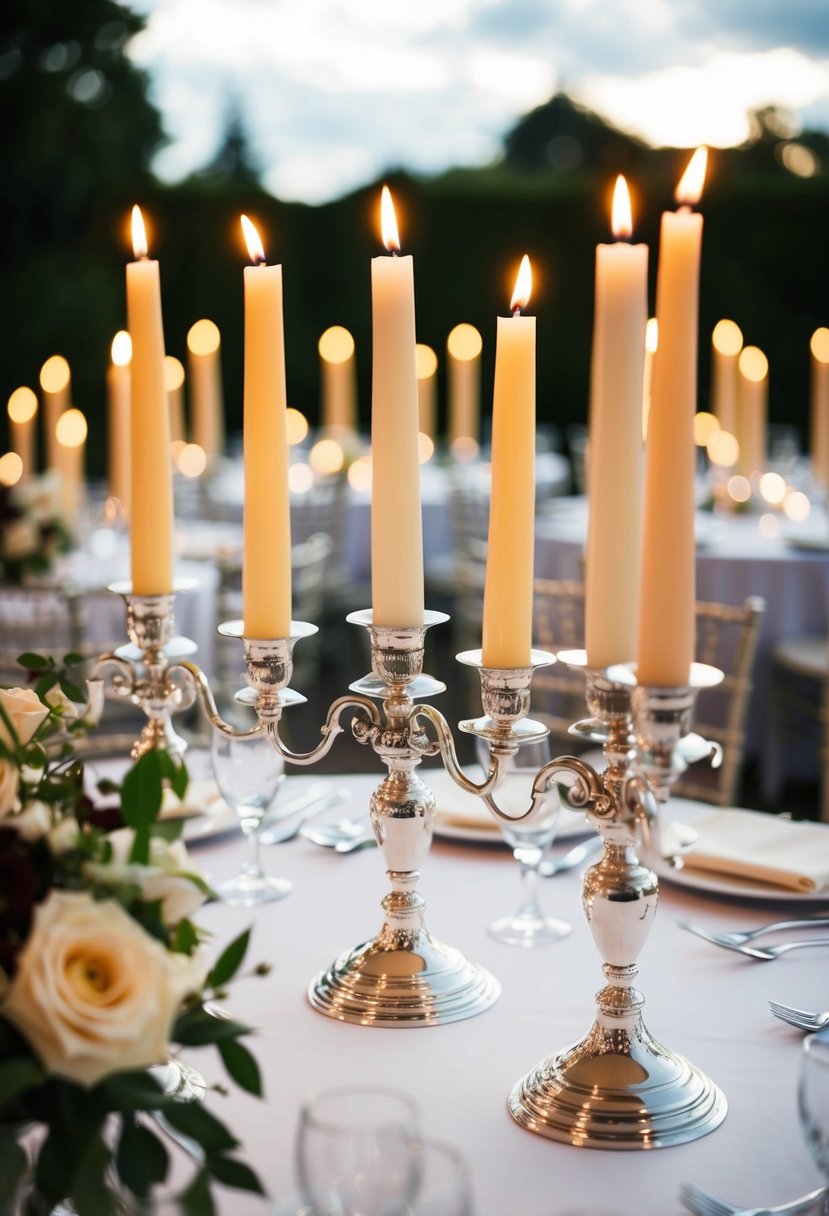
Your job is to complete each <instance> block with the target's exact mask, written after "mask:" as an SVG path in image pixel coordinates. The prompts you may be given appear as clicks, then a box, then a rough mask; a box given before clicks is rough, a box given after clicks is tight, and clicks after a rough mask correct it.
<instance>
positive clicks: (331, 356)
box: [317, 325, 357, 431]
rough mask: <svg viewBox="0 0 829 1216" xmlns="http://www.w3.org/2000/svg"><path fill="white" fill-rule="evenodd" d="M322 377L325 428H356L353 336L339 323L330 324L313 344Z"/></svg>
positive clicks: (351, 429)
mask: <svg viewBox="0 0 829 1216" xmlns="http://www.w3.org/2000/svg"><path fill="white" fill-rule="evenodd" d="M317 350H318V352H319V357H320V376H321V379H322V425H323V426H324V427H325V428H326V429H327V430H337V431H356V429H357V364H356V360H355V358H354V339H353V338H352V336H351V334H350V333H349V332H348V330H347V329H345V328H344V326H342V325H331V326H329V328H328V329H326V330H325V332H324V333H323V334H321V336H320V340H319V342H318V344H317Z"/></svg>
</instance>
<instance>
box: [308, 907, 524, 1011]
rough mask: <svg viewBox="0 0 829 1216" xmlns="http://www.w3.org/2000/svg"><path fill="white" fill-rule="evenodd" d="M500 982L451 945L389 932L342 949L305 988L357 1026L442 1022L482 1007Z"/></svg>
mask: <svg viewBox="0 0 829 1216" xmlns="http://www.w3.org/2000/svg"><path fill="white" fill-rule="evenodd" d="M500 994H501V985H500V984H499V983H498V981H497V980H496V979H495V977H494V976H493V975H490V973H489V972H488V971H487V970H486V969H485V968H484V967H481V966H480V965H479V964H478V963H474V962H471V961H470V960H469V959H467V958H465V957H464V955H463V954H461V952H460V951H459V950H456V949H455V948H454V946H445V945H443V944H442V943H441V942H436V941H434V940H433V939H432V938H431V937H430V936H429V934H428V933H427V932H426V930H425V929H421V930H420V931H419V932H418V933H416V934H411V935H410V934H400V933H394V932H389V930H388V927H386V928H385V929H384V930H383V931H382V932H381V933H380V934H379V936H378V937H376V938H374V939H373V940H372V941H370V942H366V943H365V944H364V945H362V946H357V947H356V949H354V950H349V951H346V953H344V954H341V955H340V957H339V958H338V959H337V960H336V962H334V963H333V964H332V965H331V967H329V969H328V970H327V971H323V972H321V973H320V974H319V975H318V976H317V977H316V978H315V979H314V980H312V981H311V984H310V986H309V988H308V1000H309V1001H310V1003H311V1005H312V1006H313V1007H314V1009H317V1010H319V1012H320V1013H324V1014H326V1015H327V1016H328V1017H331V1018H336V1019H337V1020H338V1021H340V1022H352V1023H354V1024H356V1025H359V1026H398V1027H407V1026H412V1027H415V1026H442V1025H444V1024H445V1023H447V1022H460V1021H461V1020H462V1019H463V1018H471V1017H475V1015H476V1014H479V1013H483V1012H484V1010H485V1009H489V1007H490V1005H493V1004H494V1003H495V1001H497V999H498V997H499V996H500Z"/></svg>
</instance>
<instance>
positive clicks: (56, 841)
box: [47, 816, 81, 855]
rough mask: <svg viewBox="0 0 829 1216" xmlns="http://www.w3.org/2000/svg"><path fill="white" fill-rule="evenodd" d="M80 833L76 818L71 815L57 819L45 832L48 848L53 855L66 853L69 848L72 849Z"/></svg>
mask: <svg viewBox="0 0 829 1216" xmlns="http://www.w3.org/2000/svg"><path fill="white" fill-rule="evenodd" d="M80 835H81V829H80V828H79V827H78V821H77V819H72V818H71V816H67V817H66V818H65V819H59V820H58V822H57V823H56V824H55V825H54V826H53V827H51V828H50V829H49V832H48V834H47V840H48V841H49V848H50V849H51V850H52V852H53V853H54V854H55V855H57V854H58V853H68V852H69V850H70V849H74V847H75V845H76V844H77V843H78V840H79V839H80Z"/></svg>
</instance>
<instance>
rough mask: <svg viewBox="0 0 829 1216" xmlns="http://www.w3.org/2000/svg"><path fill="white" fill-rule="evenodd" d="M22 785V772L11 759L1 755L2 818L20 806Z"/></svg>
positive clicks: (0, 815)
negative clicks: (18, 794) (19, 792)
mask: <svg viewBox="0 0 829 1216" xmlns="http://www.w3.org/2000/svg"><path fill="white" fill-rule="evenodd" d="M19 787H20V773H19V771H18V769H17V766H16V765H15V764H12V762H11V760H6V759H5V757H3V756H0V819H4V818H5V816H6V815H8V814H9V812H10V811H16V810H17V808H18V807H19V806H20V799H19V798H18V796H17V791H18V789H19Z"/></svg>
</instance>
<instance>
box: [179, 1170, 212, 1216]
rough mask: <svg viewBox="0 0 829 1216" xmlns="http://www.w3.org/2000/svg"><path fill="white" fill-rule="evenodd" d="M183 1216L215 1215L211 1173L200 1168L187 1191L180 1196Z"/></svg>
mask: <svg viewBox="0 0 829 1216" xmlns="http://www.w3.org/2000/svg"><path fill="white" fill-rule="evenodd" d="M178 1201H179V1203H180V1204H181V1211H182V1216H215V1214H216V1207H215V1205H214V1203H213V1196H212V1195H211V1193H210V1175H209V1174H208V1173H207V1171H206V1170H199V1172H198V1174H196V1176H195V1178H194V1179H193V1181H192V1182H191V1183H190V1185H189V1186H188V1188H187V1190H186V1191H182V1193H181V1194H180V1195H179V1197H178Z"/></svg>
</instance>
